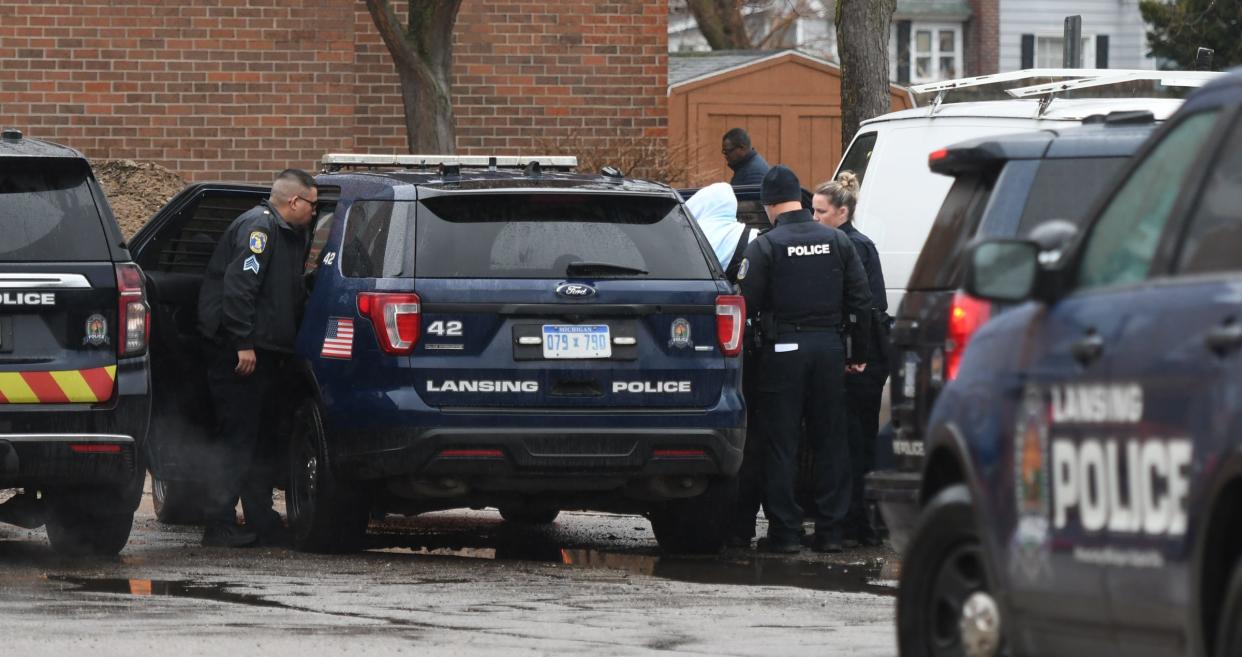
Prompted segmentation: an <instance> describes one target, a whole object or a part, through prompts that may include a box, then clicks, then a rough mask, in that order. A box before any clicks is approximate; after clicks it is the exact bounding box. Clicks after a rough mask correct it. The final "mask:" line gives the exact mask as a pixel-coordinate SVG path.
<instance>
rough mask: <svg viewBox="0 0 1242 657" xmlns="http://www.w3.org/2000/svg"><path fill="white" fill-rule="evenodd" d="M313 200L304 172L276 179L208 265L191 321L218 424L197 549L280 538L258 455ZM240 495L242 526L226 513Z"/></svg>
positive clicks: (291, 328) (290, 322)
mask: <svg viewBox="0 0 1242 657" xmlns="http://www.w3.org/2000/svg"><path fill="white" fill-rule="evenodd" d="M318 199H319V191H318V189H317V188H316V187H315V179H314V178H312V177H311V176H310V175H309V174H307V173H306V172H305V171H302V170H300V169H286V170H284V171H282V172H280V174H279V175H278V176H276V180H275V181H274V182H273V183H272V193H271V196H270V197H269V198H268V199H267V200H266V201H264V202H263V203H260V204H259V205H257V206H255V207H254V208H252V209H250V210H247V211H246V212H245V213H243V214H242V215H241V216H240V217H238V218H237V219H235V220H234V221H233V223H232V224H231V225H230V226H229V227H228V230H226V231H224V235H223V236H221V238H220V242H219V244H217V245H216V250H215V251H214V252H213V253H212V255H211V260H210V261H209V262H208V263H207V271H206V273H205V275H204V277H203V287H202V290H201V292H200V293H199V299H198V318H199V330H200V332H201V333H202V334H203V336H204V337H206V338H207V344H206V347H205V351H206V356H207V385H208V388H209V389H210V390H211V398H212V402H213V403H214V405H215V409H216V420H215V427H214V431H213V439H214V441H213V445H212V447H213V449H214V451H215V454H214V456H215V459H214V460H213V461H212V462H211V463H210V464H209V465H210V472H209V475H210V476H211V480H210V484H209V486H208V491H207V509H206V512H207V513H206V515H207V528H206V531H205V532H204V533H203V545H207V546H227V547H244V546H247V545H253V544H255V543H256V542H258V541H259V540H260V539H266V540H268V541H272V542H276V541H279V540H281V537H282V534H283V533H284V528H283V525H282V524H281V521H280V515H279V514H277V513H276V512H275V511H274V510H273V509H272V481H271V473H270V472H269V471H268V468H267V467H265V466H266V464H264V463H261V461H262V460H263V459H262V458H260V457H259V456H258V454H259V453H260V452H261V451H263V446H262V444H261V443H262V433H263V422H264V417H265V415H266V410H267V409H266V408H265V404H266V403H267V402H268V400H269V398H270V397H271V392H272V389H273V384H274V383H275V381H276V376H277V373H278V371H279V368H280V365H281V363H282V362H283V360H284V358H285V355H286V354H289V353H292V352H293V343H294V338H295V337H296V336H297V329H298V320H299V318H300V316H301V312H302V303H303V301H304V298H305V294H306V292H305V287H304V286H303V283H302V271H303V262H304V259H305V257H306V245H307V242H306V233H305V231H304V230H303V227H304V226H306V225H307V224H309V223H310V222H311V220H312V219H313V218H314V216H315V205H316V203H317V202H318ZM239 496H240V497H241V501H242V510H243V511H244V512H245V514H246V525H247V528H245V529H243V528H241V527H238V526H237V518H236V516H235V515H234V512H233V507H234V505H235V504H236V503H237V499H238V497H239Z"/></svg>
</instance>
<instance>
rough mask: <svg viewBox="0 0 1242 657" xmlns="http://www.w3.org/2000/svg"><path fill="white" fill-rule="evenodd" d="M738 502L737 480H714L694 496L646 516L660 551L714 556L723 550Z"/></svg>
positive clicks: (665, 505) (661, 506) (665, 503)
mask: <svg viewBox="0 0 1242 657" xmlns="http://www.w3.org/2000/svg"><path fill="white" fill-rule="evenodd" d="M736 501H737V478H736V477H728V478H721V479H716V480H714V481H712V482H711V484H709V485H708V487H707V490H706V491H704V492H703V494H702V495H699V496H697V497H689V498H686V499H678V500H669V501H667V502H662V503H661V504H660V505H659V506H658V507H657V508H655V509H652V510H651V512H650V513H649V514H648V515H647V517H648V518H649V519H650V520H651V529H652V531H653V532H655V537H656V541H657V542H658V543H659V544H660V549H661V550H663V551H665V552H668V553H672V554H715V553H717V552H719V551H720V550H721V548H723V547H724V539H725V535H726V534H727V532H728V529H729V521H730V514H731V513H732V511H733V505H734V503H735V502H736Z"/></svg>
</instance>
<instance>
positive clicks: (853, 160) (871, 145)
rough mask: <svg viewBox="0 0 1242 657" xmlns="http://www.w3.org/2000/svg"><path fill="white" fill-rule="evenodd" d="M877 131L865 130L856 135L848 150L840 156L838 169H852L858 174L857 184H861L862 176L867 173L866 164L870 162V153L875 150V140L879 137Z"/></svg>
mask: <svg viewBox="0 0 1242 657" xmlns="http://www.w3.org/2000/svg"><path fill="white" fill-rule="evenodd" d="M879 134H880V133H878V132H867V133H863V134H861V135H859V136H858V138H857V139H855V140H854V143H853V144H851V145H850V150H849V152H848V153H846V154H845V157H843V158H841V166H840V168H839V169H838V171H853V172H854V175H856V176H858V184H860V185H861V184H862V181H863V176H865V175H866V174H867V166H868V165H869V164H871V154H872V153H873V152H875V140H876V139H877V138H878V137H879Z"/></svg>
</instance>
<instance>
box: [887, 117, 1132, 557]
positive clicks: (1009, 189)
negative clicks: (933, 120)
mask: <svg viewBox="0 0 1242 657" xmlns="http://www.w3.org/2000/svg"><path fill="white" fill-rule="evenodd" d="M1155 128H1156V122H1155V121H1154V119H1153V118H1152V115H1151V114H1150V113H1148V112H1114V113H1112V114H1109V115H1108V116H1099V117H1094V118H1089V119H1087V120H1086V121H1084V125H1083V126H1082V127H1074V128H1068V129H1063V130H1040V131H1038V132H1031V133H1024V134H1018V135H1005V136H998V137H987V138H981V139H974V140H971V141H966V142H962V143H959V144H955V145H953V146H950V147H948V148H945V149H941V150H938V151H935V152H933V153H932V154H931V155H930V156H929V162H928V164H929V166H930V167H931V169H932V171H934V172H936V173H940V174H944V175H948V176H953V177H954V179H955V180H954V183H953V186H952V187H951V188H950V190H949V193H948V196H947V197H946V198H945V201H944V204H943V205H942V206H941V208H940V213H939V214H938V215H937V217H936V221H935V223H934V224H933V226H932V229H931V232H930V233H929V235H928V238H927V242H926V243H925V244H924V246H923V250H922V252H921V253H920V254H919V259H918V262H917V263H916V264H915V267H914V271H913V273H912V274H911V277H910V284H909V289H908V291H907V292H906V295H905V297H904V298H903V300H902V302H901V306H900V307H899V309H898V311H897V317H896V321H895V322H894V325H893V331H892V344H893V352H892V358H893V360H894V363H893V368H892V372H893V377H892V381H891V385H890V394H891V396H890V400H891V402H892V404H891V405H892V423H893V427H892V428H893V456H894V458H893V459H892V462H893V464H894V467H893V468H892V469H889V470H878V471H876V472H873V473H871V474H870V475H869V476H868V478H867V493H866V494H867V497H868V499H869V500H870V501H872V502H875V503H877V504H878V506H879V508H880V511H881V513H882V514H883V519H884V523H885V525H886V526H887V527H888V533H889V537H890V540H891V541H892V543H893V545H894V547H895V548H897V549H898V550H902V549H904V546H905V543H906V540H907V537H908V536H909V533H910V531H911V529H913V523H914V521H915V518H916V516H917V514H918V505H917V500H918V493H919V489H920V485H921V479H922V477H921V473H922V470H923V439H924V434H925V430H926V427H927V418H928V416H929V415H930V413H931V409H932V405H933V403H934V402H935V401H936V396H937V395H938V394H939V393H940V391H941V389H942V388H943V387H944V386H945V385H946V384H947V383H948V382H949V381H952V380H953V378H954V377H955V376H956V375H957V369H958V365H959V363H960V362H961V358H962V353H963V351H965V348H966V344H967V342H968V341H969V340H970V337H971V335H972V334H973V333H974V331H975V330H976V329H978V328H979V327H980V326H981V325H982V324H983V323H984V322H985V321H987V319H988V317H989V316H990V315H994V314H996V313H997V312H999V311H1000V310H1001V308H999V307H994V306H992V305H990V304H988V303H987V302H985V301H981V300H979V299H976V298H974V297H971V296H968V295H965V294H963V293H962V292H960V291H959V289H960V288H961V286H962V283H963V279H962V271H963V266H964V261H963V256H962V254H963V253H964V252H965V251H966V248H967V246H968V245H969V244H970V243H971V241H972V240H973V239H974V238H975V237H976V235H977V236H979V237H980V238H1001V237H1015V236H1022V237H1026V238H1031V237H1036V238H1037V239H1040V241H1041V242H1042V243H1043V244H1044V246H1045V248H1047V249H1048V253H1047V254H1045V257H1051V255H1052V254H1054V253H1056V252H1057V251H1058V249H1059V248H1060V246H1063V245H1064V243H1065V242H1066V241H1068V240H1069V238H1071V237H1072V236H1073V233H1074V232H1075V229H1074V226H1075V225H1076V224H1078V223H1080V222H1081V221H1082V220H1083V218H1084V217H1085V216H1087V212H1088V211H1089V210H1090V208H1091V205H1092V204H1093V203H1094V202H1095V200H1096V198H1097V196H1098V195H1099V194H1100V193H1101V192H1102V191H1104V190H1106V189H1107V183H1109V182H1110V181H1111V180H1112V178H1113V177H1115V176H1116V175H1117V174H1118V172H1119V171H1120V170H1121V169H1122V168H1123V167H1124V166H1125V164H1126V162H1127V161H1128V160H1129V159H1130V158H1131V157H1132V156H1133V155H1134V154H1135V153H1136V152H1137V151H1138V149H1139V147H1140V146H1141V145H1142V144H1143V142H1144V141H1146V139H1147V138H1148V137H1149V136H1150V135H1151V134H1152V131H1153V130H1154V129H1155ZM1057 219H1059V220H1062V221H1059V222H1056V224H1059V225H1060V227H1061V228H1062V229H1061V230H1055V229H1054V230H1049V229H1050V228H1055V227H1056V226H1055V225H1053V224H1051V223H1049V222H1050V221H1051V220H1057ZM1041 224H1043V225H1044V226H1043V227H1042V228H1041V229H1040V232H1043V233H1046V234H1045V235H1042V236H1039V235H1036V236H1032V233H1031V231H1032V229H1034V228H1036V227H1038V226H1041Z"/></svg>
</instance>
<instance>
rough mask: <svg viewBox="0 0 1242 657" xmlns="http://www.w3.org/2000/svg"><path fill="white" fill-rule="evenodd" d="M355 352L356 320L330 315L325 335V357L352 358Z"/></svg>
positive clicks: (321, 352) (321, 354)
mask: <svg viewBox="0 0 1242 657" xmlns="http://www.w3.org/2000/svg"><path fill="white" fill-rule="evenodd" d="M353 353H354V320H352V319H350V318H348V317H329V318H328V330H327V331H326V332H325V333H324V335H323V350H322V351H320V352H319V355H320V356H323V357H325V358H351V357H353Z"/></svg>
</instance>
